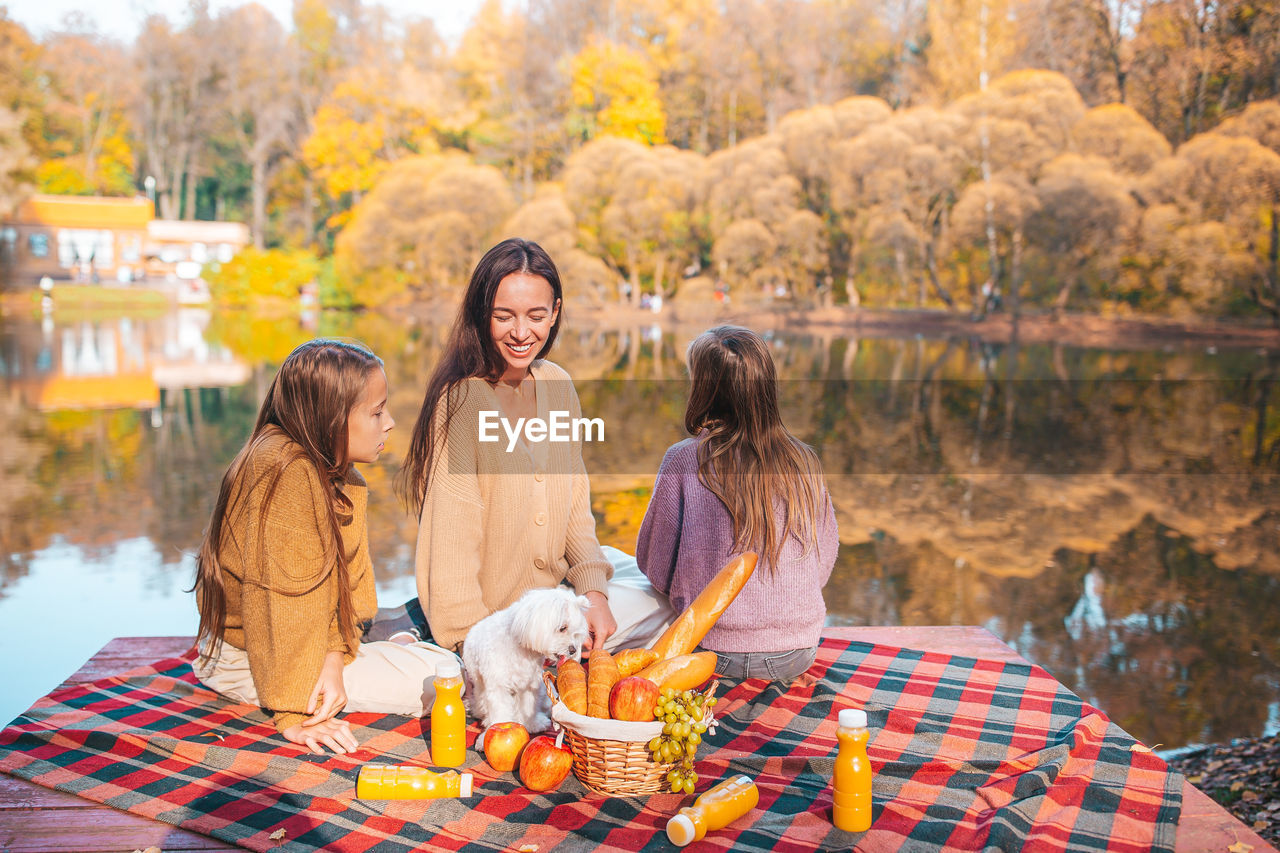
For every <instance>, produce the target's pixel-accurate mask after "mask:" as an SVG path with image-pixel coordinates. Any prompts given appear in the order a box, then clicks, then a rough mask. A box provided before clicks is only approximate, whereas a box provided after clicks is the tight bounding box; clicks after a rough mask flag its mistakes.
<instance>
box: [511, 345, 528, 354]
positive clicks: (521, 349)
mask: <svg viewBox="0 0 1280 853" xmlns="http://www.w3.org/2000/svg"><path fill="white" fill-rule="evenodd" d="M507 346H509V347H511V349H512V350H514V351H515V352H518V353H526V352H528V351H529V347H531V346H533V344H521V345H519V346H516V345H515V344H507Z"/></svg>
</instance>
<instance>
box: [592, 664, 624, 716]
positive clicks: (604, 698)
mask: <svg viewBox="0 0 1280 853" xmlns="http://www.w3.org/2000/svg"><path fill="white" fill-rule="evenodd" d="M617 683H618V664H617V662H615V661H614V659H613V655H611V654H609V652H608V651H606V650H605V649H603V648H596V649H592V650H591V657H590V658H588V659H587V716H588V717H599V718H600V719H602V720H607V719H609V691H611V690H613V685H615V684H617Z"/></svg>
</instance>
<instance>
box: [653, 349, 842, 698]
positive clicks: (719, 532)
mask: <svg viewBox="0 0 1280 853" xmlns="http://www.w3.org/2000/svg"><path fill="white" fill-rule="evenodd" d="M688 360H689V378H690V382H691V387H690V390H689V405H688V407H687V408H686V409H685V416H684V425H685V429H687V430H688V431H689V432H690V433H691V434H692V435H693V436H694V437H693V438H687V439H685V440H684V441H681V442H679V443H677V444H674V445H672V446H671V447H670V448H669V449H668V450H667V453H666V456H664V457H663V459H662V467H661V468H660V469H659V470H658V478H657V481H656V482H655V483H654V486H653V497H652V498H651V499H650V501H649V508H648V510H647V511H646V512H645V516H644V523H643V524H642V525H641V526H640V536H639V540H638V541H637V543H636V559H637V561H638V562H639V564H640V570H641V571H642V572H644V574H645V575H646V576H647V577H648V578H649V581H650V583H652V584H653V586H654V588H655V589H657V590H659V591H661V592H664V593H666V594H667V595H668V596H669V597H670V599H671V604H672V606H673V607H674V608H675V610H676V612H679V611H681V610H683V609H684V608H685V607H686V606H688V604H689V602H691V601H692V600H693V599H694V598H695V597H696V596H697V595H698V593H699V592H701V591H702V589H703V588H704V587H705V586H706V585H707V583H708V582H709V581H710V580H711V579H712V578H713V577H714V576H715V574H716V572H718V571H719V570H720V568H721V567H722V566H724V565H725V564H726V563H727V562H729V560H730V559H731V558H732V557H734V556H736V555H738V554H740V553H742V552H743V551H755V552H756V553H757V554H759V555H760V561H759V563H758V564H757V566H756V570H755V574H753V575H752V577H751V579H750V580H748V581H747V584H746V586H744V587H743V589H742V591H741V592H740V593H739V594H738V597H737V598H736V599H735V600H734V602H733V603H732V604H731V605H729V607H728V609H726V610H725V612H724V613H723V614H721V616H720V619H719V620H718V621H717V622H716V624H715V625H713V626H712V628H711V630H710V631H708V632H707V635H706V637H704V638H703V640H702V645H701V648H703V649H707V650H710V651H714V652H715V653H716V655H717V657H718V661H717V664H716V672H717V673H719V674H720V675H722V676H725V677H728V678H733V679H742V678H767V679H771V680H773V681H780V682H788V681H791V680H792V679H793V678H795V677H796V676H798V675H800V674H801V673H803V672H804V671H805V670H806V669H808V668H809V666H810V665H811V664H812V663H813V659H814V656H815V654H816V653H817V646H818V635H819V633H820V632H821V630H822V625H823V622H824V620H825V618H826V613H827V610H826V604H825V603H824V601H823V599H822V587H823V586H824V585H825V584H826V582H827V578H829V577H830V576H831V567H832V566H833V565H834V564H835V560H836V548H837V547H838V545H839V540H838V538H837V531H836V518H835V512H834V510H833V509H832V506H831V497H830V495H828V494H827V487H826V484H825V482H824V481H823V478H822V466H821V465H820V464H819V462H818V457H817V456H816V455H815V454H814V452H813V450H812V449H811V448H809V447H808V446H807V445H805V444H802V443H801V442H799V441H797V440H796V439H795V438H794V437H793V436H792V435H791V434H790V433H789V432H787V429H786V427H785V426H783V424H782V416H781V415H780V414H779V412H778V393H777V376H776V374H775V373H774V367H773V359H772V358H771V357H770V355H769V349H768V347H767V346H766V344H765V342H764V341H763V340H761V339H760V337H759V336H757V335H756V334H755V333H754V332H751V331H749V330H748V329H743V328H740V327H737V326H717V327H716V328H714V329H711V330H709V331H707V332H704V333H703V334H702V335H700V336H699V337H698V338H697V339H696V340H695V341H694V342H693V343H692V344H690V346H689V355H688Z"/></svg>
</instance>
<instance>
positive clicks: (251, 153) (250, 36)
mask: <svg viewBox="0 0 1280 853" xmlns="http://www.w3.org/2000/svg"><path fill="white" fill-rule="evenodd" d="M215 23H216V27H215V32H216V37H217V39H218V43H219V44H220V45H221V53H220V54H219V56H218V68H219V71H220V73H221V75H222V76H221V78H220V82H221V95H222V105H223V109H224V110H225V112H226V115H227V118H228V124H229V127H230V132H231V137H232V139H234V140H235V143H236V145H237V147H238V148H239V150H240V153H241V155H242V156H243V157H244V158H245V160H246V161H247V162H248V164H249V169H250V173H251V188H252V203H251V215H250V230H251V231H252V233H253V242H254V246H255V247H257V248H259V249H261V248H263V247H265V245H266V240H267V189H268V185H269V182H270V180H271V177H272V173H273V171H274V169H275V168H276V167H277V166H278V165H279V163H280V161H281V158H282V157H283V156H284V155H285V153H286V149H285V145H286V142H287V140H288V139H289V138H290V135H291V131H292V128H293V126H294V125H296V123H297V121H298V102H297V100H296V98H295V97H294V92H293V90H292V88H291V85H290V82H291V79H292V75H293V73H294V69H295V68H296V63H297V52H296V50H295V46H294V44H293V42H292V41H290V40H289V39H286V38H285V33H284V30H283V28H282V27H281V26H280V23H279V22H278V21H277V20H276V19H275V18H274V17H272V15H271V13H270V12H268V11H267V10H266V9H264V8H263V7H261V6H258V5H256V4H250V5H247V6H239V7H236V8H234V9H231V10H228V11H226V12H224V13H223V14H222V15H220V16H219V17H218V18H217V20H216V22H215Z"/></svg>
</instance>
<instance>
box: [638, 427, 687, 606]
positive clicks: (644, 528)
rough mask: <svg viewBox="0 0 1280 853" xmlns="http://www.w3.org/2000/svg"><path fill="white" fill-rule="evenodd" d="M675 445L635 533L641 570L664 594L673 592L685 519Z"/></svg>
mask: <svg viewBox="0 0 1280 853" xmlns="http://www.w3.org/2000/svg"><path fill="white" fill-rule="evenodd" d="M677 446H678V445H677ZM675 449H676V447H674V446H673V447H671V448H668V450H667V452H666V454H665V455H664V456H663V458H662V465H661V466H659V468H658V476H657V479H655V480H654V483H653V494H652V495H651V496H650V498H649V506H648V508H646V509H645V511H644V521H642V522H641V523H640V533H639V535H638V536H637V537H636V562H637V563H638V564H639V566H640V571H641V572H642V573H643V574H644V576H645V577H647V578H648V579H649V583H651V584H653V588H654V589H656V590H658V591H659V592H661V593H662V594H663V595H670V594H671V578H672V575H673V574H674V573H675V568H676V556H677V554H678V553H679V551H680V529H681V524H682V523H683V520H684V489H683V485H682V484H683V479H684V477H683V472H682V471H681V470H680V466H679V465H678V464H677V463H676V461H675V454H674V452H675Z"/></svg>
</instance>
